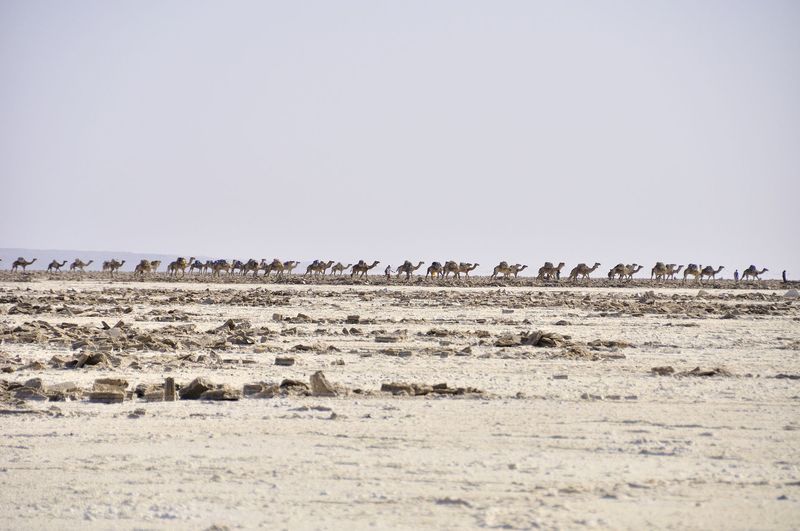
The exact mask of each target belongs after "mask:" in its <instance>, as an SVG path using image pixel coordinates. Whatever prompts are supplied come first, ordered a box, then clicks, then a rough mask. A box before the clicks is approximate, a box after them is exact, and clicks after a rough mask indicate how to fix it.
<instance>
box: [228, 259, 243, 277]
mask: <svg viewBox="0 0 800 531" xmlns="http://www.w3.org/2000/svg"><path fill="white" fill-rule="evenodd" d="M242 269H244V262H242V261H241V260H234V261H233V262H231V275H233V274H234V273H236V272H237V271H238V272H240V273H241V272H242Z"/></svg>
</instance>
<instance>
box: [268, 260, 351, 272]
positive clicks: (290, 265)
mask: <svg viewBox="0 0 800 531" xmlns="http://www.w3.org/2000/svg"><path fill="white" fill-rule="evenodd" d="M298 265H300V262H298V261H297V260H287V261H285V262H284V263H283V269H284V271H286V274H287V275H291V274H292V271H294V268H295V267H297V266H298ZM348 267H349V266H348ZM281 274H283V273H281Z"/></svg>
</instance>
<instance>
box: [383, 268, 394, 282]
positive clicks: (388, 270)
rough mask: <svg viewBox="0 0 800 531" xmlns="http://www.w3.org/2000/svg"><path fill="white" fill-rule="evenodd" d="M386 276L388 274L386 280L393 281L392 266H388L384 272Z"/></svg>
mask: <svg viewBox="0 0 800 531" xmlns="http://www.w3.org/2000/svg"><path fill="white" fill-rule="evenodd" d="M383 272H384V274H386V280H391V278H392V266H391V265H387V266H386V269H384V270H383Z"/></svg>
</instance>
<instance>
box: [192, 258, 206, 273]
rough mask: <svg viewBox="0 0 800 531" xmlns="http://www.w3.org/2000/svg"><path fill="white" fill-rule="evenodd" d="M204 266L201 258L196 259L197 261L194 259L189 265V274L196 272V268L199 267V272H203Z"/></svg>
mask: <svg viewBox="0 0 800 531" xmlns="http://www.w3.org/2000/svg"><path fill="white" fill-rule="evenodd" d="M204 266H205V264H203V262H201V261H200V260H195V261H193V262H192V263H191V264H190V265H189V274H190V275H191V274H192V273H194V270H195V269H197V272H198V273H202V272H203V267H204Z"/></svg>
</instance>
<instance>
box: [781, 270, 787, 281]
mask: <svg viewBox="0 0 800 531" xmlns="http://www.w3.org/2000/svg"><path fill="white" fill-rule="evenodd" d="M781 276H782V277H783V283H784V284H786V270H785V269H784V270H783V273H782V274H781Z"/></svg>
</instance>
